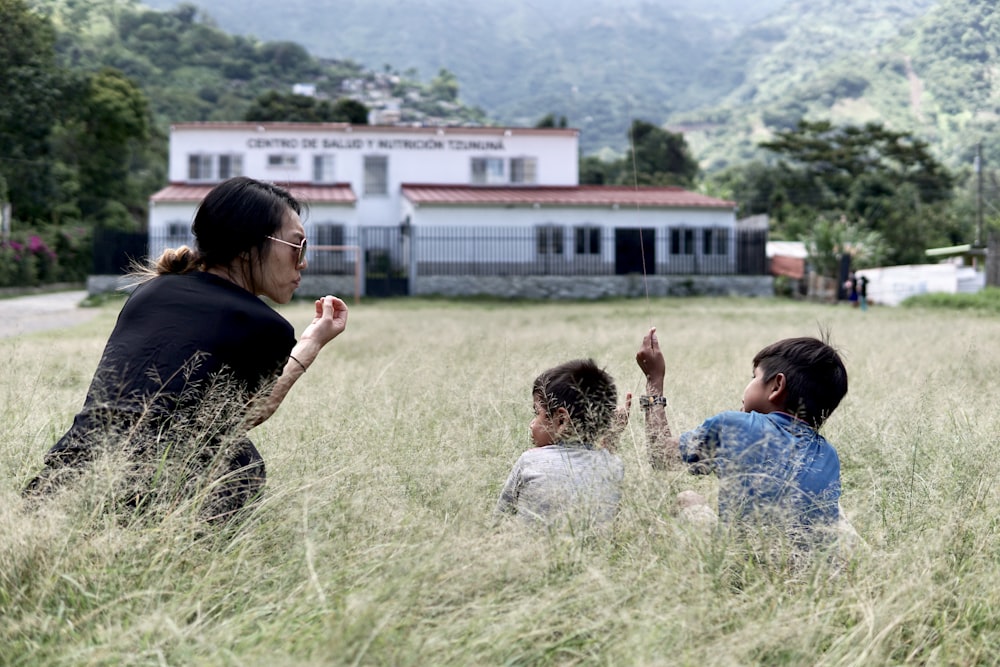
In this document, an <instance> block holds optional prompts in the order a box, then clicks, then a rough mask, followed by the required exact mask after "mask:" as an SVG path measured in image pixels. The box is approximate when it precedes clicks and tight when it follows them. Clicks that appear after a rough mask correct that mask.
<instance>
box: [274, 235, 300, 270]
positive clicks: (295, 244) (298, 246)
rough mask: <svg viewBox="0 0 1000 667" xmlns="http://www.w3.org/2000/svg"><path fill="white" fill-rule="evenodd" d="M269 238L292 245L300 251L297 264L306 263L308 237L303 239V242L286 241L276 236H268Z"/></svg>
mask: <svg viewBox="0 0 1000 667" xmlns="http://www.w3.org/2000/svg"><path fill="white" fill-rule="evenodd" d="M267 238H269V239H271V240H272V241H277V242H278V243H284V244H285V245H288V246H292V247H293V248H295V249H296V250H298V251H299V254H298V258H297V259H296V261H295V265H296V266H301V265H302V264H305V263H306V246H307V245H308V241H306V239H302V243H291V242H290V241H285V240H284V239H279V238H277V237H274V236H268V237H267Z"/></svg>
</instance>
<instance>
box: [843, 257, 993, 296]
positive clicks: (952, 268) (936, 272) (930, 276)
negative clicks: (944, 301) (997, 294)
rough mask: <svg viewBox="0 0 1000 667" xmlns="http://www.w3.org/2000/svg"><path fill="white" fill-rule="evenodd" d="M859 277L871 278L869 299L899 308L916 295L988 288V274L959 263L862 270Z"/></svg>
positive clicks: (967, 291) (968, 291) (869, 280)
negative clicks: (903, 302)
mask: <svg viewBox="0 0 1000 667" xmlns="http://www.w3.org/2000/svg"><path fill="white" fill-rule="evenodd" d="M857 274H858V276H859V277H860V276H865V277H866V278H868V300H869V301H871V302H872V303H879V304H883V305H887V306H897V305H899V304H900V302H902V301H903V300H904V299H906V298H907V297H910V296H914V295H916V294H928V293H931V292H945V293H948V294H957V293H968V294H973V293H975V292H978V291H979V290H981V289H982V288H983V287H984V286H985V285H986V274H985V273H983V272H982V271H977V270H976V269H975V268H974V267H971V266H961V265H958V264H951V263H944V264H909V265H904V266H886V267H882V268H878V269H863V270H861V271H858V272H857Z"/></svg>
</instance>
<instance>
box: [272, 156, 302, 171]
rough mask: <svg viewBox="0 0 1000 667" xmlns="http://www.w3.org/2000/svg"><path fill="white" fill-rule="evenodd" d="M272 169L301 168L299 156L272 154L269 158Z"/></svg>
mask: <svg viewBox="0 0 1000 667" xmlns="http://www.w3.org/2000/svg"><path fill="white" fill-rule="evenodd" d="M267 166H268V168H270V169H294V168H295V167H297V166H299V156H298V155H295V154H294V153H272V154H271V155H268V156H267Z"/></svg>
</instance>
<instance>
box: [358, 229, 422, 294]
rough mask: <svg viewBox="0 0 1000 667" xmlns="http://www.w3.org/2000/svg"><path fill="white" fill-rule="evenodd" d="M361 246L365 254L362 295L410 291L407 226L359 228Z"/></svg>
mask: <svg viewBox="0 0 1000 667" xmlns="http://www.w3.org/2000/svg"><path fill="white" fill-rule="evenodd" d="M360 231H361V247H362V248H363V249H364V253H365V295H366V296H369V297H387V296H407V295H409V293H410V278H409V264H410V244H409V240H410V239H409V234H407V233H406V232H407V231H408V229H407V228H406V227H404V226H402V225H401V226H398V227H362V228H361V230H360Z"/></svg>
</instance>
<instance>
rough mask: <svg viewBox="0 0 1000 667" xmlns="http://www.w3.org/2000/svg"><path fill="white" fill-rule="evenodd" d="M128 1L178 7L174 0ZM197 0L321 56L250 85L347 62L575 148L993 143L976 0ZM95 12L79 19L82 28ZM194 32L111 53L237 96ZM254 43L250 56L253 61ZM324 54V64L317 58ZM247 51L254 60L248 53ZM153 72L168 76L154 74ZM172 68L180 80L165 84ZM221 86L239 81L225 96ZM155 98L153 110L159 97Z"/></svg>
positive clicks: (463, 114) (226, 104) (350, 71)
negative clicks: (128, 52)
mask: <svg viewBox="0 0 1000 667" xmlns="http://www.w3.org/2000/svg"><path fill="white" fill-rule="evenodd" d="M130 1H131V0H104V3H103V4H104V5H108V6H112V7H117V6H124V5H126V4H129V2H130ZM41 4H52V5H56V4H59V5H65V6H67V7H84V6H90V5H94V4H101V2H100V0H96V2H95V1H94V0H92V1H91V2H90V3H79V2H77V1H76V0H46V2H45V3H41ZM145 4H147V5H149V6H153V7H161V8H163V7H174V8H175V9H176V8H177V7H178V2H177V0H145ZM205 4H206V5H209V6H208V8H207V9H206V10H198V9H195V8H194V6H193V5H189V4H186V5H183V6H182V7H187V10H185V12H184V13H185V14H186V15H193V14H194V13H197V15H198V16H197V18H196V20H195V22H196V23H197V24H198V27H199V29H200V32H202V33H204V34H205V35H206V37H205V43H206V47H210V46H214V45H216V44H218V45H220V46H224V44H223V42H225V41H226V40H227V39H228V40H229V41H230V42H232V43H233V44H235V45H237V46H239V47H240V48H248V46H247V45H248V43H249V42H248V40H253V39H256V40H260V41H262V42H263V43H264V45H265V46H266V44H267V43H270V42H272V41H275V40H288V42H287V43H285V44H284V45H281V43H279V44H278V45H276V46H271V47H268V48H269V49H270V52H275V53H282V54H285V56H283V57H287V54H288V53H292V54H293V55H296V54H295V49H294V48H291V47H290V46H289V44H291V43H293V42H294V43H295V44H301V45H302V46H303V47H304V48H305V49H307V50H308V53H307V54H306V53H298V54H297V58H298V59H299V60H300V61H303V62H305V60H306V58H307V56H308V55H312V56H315V57H318V58H319V59H320V60H322V61H323V62H324V67H318V66H316V67H303V68H297V69H296V70H295V71H296V72H298V73H297V74H294V75H295V76H298V77H300V78H298V79H294V80H289V79H288V77H289V76H290V75H292V74H291V72H289V71H287V70H286V71H284V72H283V73H275V74H274V75H273V76H271V77H270V78H269V79H267V80H266V81H261V82H255V83H254V86H255V87H253V88H252V91H253V92H256V91H257V90H258V89H259V86H263V85H265V84H267V83H268V82H270V85H273V86H277V87H278V88H279V89H286V90H287V89H288V88H290V86H291V84H293V83H309V82H310V81H309V79H308V77H309V76H317V77H319V79H320V83H321V85H323V86H326V87H327V90H334V91H335V92H336V91H339V90H341V88H331V86H342V85H346V84H345V81H346V80H347V79H348V78H349V79H350V81H351V82H353V83H352V85H354V84H357V83H358V82H361V83H363V84H364V85H363V86H362V88H365V87H367V86H369V85H371V86H374V87H375V91H374V94H373V95H374V96H373V97H372V98H371V99H374V100H375V101H379V100H381V101H383V102H384V101H385V100H387V99H388V100H398V101H399V104H400V105H401V107H402V109H403V112H404V118H406V119H407V120H410V121H412V122H421V119H422V118H425V117H426V118H428V120H432V119H436V121H432V122H454V121H465V122H470V121H471V122H493V123H509V124H516V125H532V124H534V123H535V122H536V121H538V120H539V119H540V118H542V117H543V116H545V115H546V114H550V113H551V114H555V115H556V116H557V117H558V116H566V118H567V121H568V123H569V124H570V125H571V126H573V127H577V128H579V129H580V130H581V149H582V151H583V152H584V153H586V154H593V153H600V154H604V155H608V154H609V153H617V154H621V153H622V152H623V151H624V150H625V148H626V147H627V128H628V127H629V124H630V121H631V119H634V118H641V119H643V120H647V121H649V122H652V123H655V124H662V125H665V126H666V127H668V128H670V129H674V130H679V131H683V132H684V135H685V137H686V138H687V140H688V142H689V144H690V145H691V148H692V150H693V153H694V155H695V156H696V157H697V159H698V160H699V162H700V164H701V165H702V167H703V168H705V169H706V170H708V171H710V172H711V171H717V170H720V169H724V168H726V167H727V166H730V165H734V164H739V163H742V162H745V161H747V160H750V159H755V158H758V157H760V151H759V149H757V143H758V142H760V141H761V140H763V139H766V138H768V137H769V136H771V133H772V132H773V131H774V130H778V129H783V128H788V127H791V126H792V125H794V124H795V123H796V122H797V121H798V119H799V118H802V117H803V116H805V117H808V118H809V119H811V120H819V119H830V120H832V121H834V122H836V123H851V124H860V123H865V122H869V121H875V122H882V123H885V124H886V125H888V126H889V127H890V128H892V129H894V130H898V131H908V132H913V133H914V134H916V135H917V136H919V137H921V138H923V139H925V140H927V141H928V142H929V143H930V144H931V146H932V149H933V150H934V152H935V155H937V156H938V158H939V159H941V160H942V161H944V162H945V163H946V164H948V165H949V166H959V165H968V164H970V161H971V155H972V152H974V151H975V148H976V145H977V144H978V143H979V142H980V141H983V142H984V151H985V154H986V157H987V161H988V162H989V163H995V162H996V161H997V160H998V159H1000V145H998V144H1000V142H997V141H996V140H994V139H993V137H996V136H998V134H997V132H996V130H997V129H1000V128H998V127H997V124H998V120H997V119H998V114H1000V105H998V102H997V100H998V99H1000V87H998V86H1000V77H998V76H996V74H995V72H996V71H997V69H998V66H1000V54H998V49H1000V26H998V23H1000V12H998V11H997V9H996V7H995V3H994V2H993V0H758V1H757V2H753V3H748V2H745V0H672V1H671V2H662V1H661V2H653V1H652V0H491V2H489V3H469V2H465V1H464V0H392V1H391V2H390V0H283V2H282V3H278V4H276V3H270V2H263V1H262V0H212V2H211V3H208V2H207V0H206V3H205ZM80 11H82V10H80ZM113 22H114V21H112V23H113ZM213 25H217V26H218V27H219V28H221V29H222V31H223V34H224V33H228V34H231V35H243V36H252V37H237V38H225V37H223V36H221V35H220V34H219V33H213V32H212V31H211V30H210V28H211V27H212V26H213ZM100 28H101V26H100V25H99V24H98V25H94V26H89V30H90V31H91V32H92V33H94V34H99V33H100ZM147 29H148V28H143V30H147ZM198 34H199V33H198V32H193V33H191V34H190V35H188V36H187V37H186V38H185V42H184V44H183V45H182V46H183V48H181V49H175V50H174V52H173V53H172V55H174V56H175V60H177V61H178V65H179V69H176V70H175V69H171V68H170V67H167V66H166V65H161V66H158V67H157V68H152V69H149V70H148V71H145V72H144V71H143V70H142V68H141V67H138V68H137V67H136V60H135V58H131V59H128V60H126V64H127V65H129V66H130V67H131V68H132V69H128V68H125V67H123V69H124V71H126V73H128V74H129V75H130V76H134V77H136V78H137V79H139V80H140V81H142V82H143V85H144V88H146V89H147V90H150V89H151V90H153V91H154V94H156V96H157V99H159V96H160V93H162V96H163V97H164V99H166V100H170V99H174V98H176V97H183V98H193V97H196V96H199V97H201V98H204V99H202V100H201V101H200V102H198V100H194V102H197V103H198V104H200V105H201V106H200V107H198V109H197V111H198V113H200V114H201V116H200V117H210V118H220V117H221V116H222V115H225V114H229V115H232V114H234V113H238V110H239V109H240V108H241V107H240V104H242V103H243V102H241V100H244V99H245V97H246V93H248V92H250V90H249V88H250V87H249V86H248V84H247V83H245V82H243V81H241V80H236V81H231V82H230V84H229V87H228V89H226V90H220V88H219V86H218V84H213V85H211V86H206V85H205V84H204V81H205V80H206V79H207V78H208V77H211V76H217V75H218V72H217V71H214V70H213V69H212V60H210V59H203V62H201V63H199V64H198V66H197V67H195V66H192V65H189V64H186V63H183V62H180V61H181V60H183V58H184V57H192V58H195V57H198V56H199V55H200V53H199V51H200V49H199V46H198V44H197V36H198ZM120 39H121V40H122V41H124V42H127V43H128V44H129V48H132V49H137V48H141V47H142V45H143V43H144V38H143V35H126V36H125V37H124V38H120ZM241 40H242V41H241ZM163 44H164V45H165V47H169V45H168V44H167V43H166V42H163ZM260 46H261V45H260V44H259V43H258V44H257V47H254V48H258V47H260ZM161 48H163V47H161ZM300 48H301V47H300ZM258 50H259V49H258ZM268 52H269V51H268V49H264V50H263V52H261V53H257V58H258V59H261V58H263V59H265V61H266V58H267V57H269V56H268ZM114 56H115V53H114V51H112V52H111V53H110V54H109V57H107V58H105V64H111V65H115V66H118V65H117V64H116V63H117V61H116V60H115V57H114ZM216 60H218V57H216ZM223 60H224V61H225V60H226V59H223ZM139 64H140V65H141V62H140V63H139ZM230 65H231V63H230ZM329 66H333V67H334V68H335V69H336V70H337V71H336V72H335V73H334V74H330V73H329ZM254 68H255V69H254V71H255V72H256V71H259V70H265V69H267V68H266V67H265V64H264V62H257V63H255V64H254ZM216 70H218V68H216ZM442 70H445V71H444V73H443V74H444V75H445V76H441V73H442ZM311 72H312V73H313V74H310V73H311ZM279 74H280V76H279ZM452 74H453V75H454V77H453V78H452ZM144 77H145V80H143V79H144ZM167 79H169V80H170V86H171V88H170V89H169V90H168V89H165V88H164V87H163V86H160V89H159V91H158V90H157V86H159V85H160V83H161V80H162V81H163V82H164V83H165V82H166V80H167ZM420 80H423V81H429V82H430V83H428V84H421V85H423V88H424V89H423V90H420V85H418V86H417V89H416V90H414V87H413V86H412V85H409V84H410V83H412V82H413V81H418V82H419V81H420ZM436 81H437V82H444V84H445V88H447V87H448V86H451V85H452V84H455V85H457V87H458V100H455V99H438V100H437V101H436V104H437V108H436V109H427V108H426V102H427V100H428V97H429V96H431V97H432V96H433V95H432V94H431V93H432V92H433V91H434V90H435V88H436ZM178 85H179V86H181V87H183V88H184V89H185V91H184V92H183V93H178V92H177V91H176V90H175V88H176V86H178ZM351 90H353V89H351ZM236 93H240V94H241V95H242V97H239V98H238V99H235V98H234V95H235V94H236ZM365 94H367V93H365ZM371 99H369V100H368V101H371ZM411 100H416V103H413V102H411ZM154 104H155V101H154ZM191 104H192V103H188V105H187V106H186V107H183V108H185V109H187V108H189V107H190V106H191ZM161 106H163V105H161ZM470 107H471V110H470ZM178 108H182V107H179V106H178ZM449 110H450V111H449ZM162 113H167V114H169V113H170V106H169V105H165V110H164V111H162ZM448 113H450V114H451V115H448ZM428 114H429V115H428Z"/></svg>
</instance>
